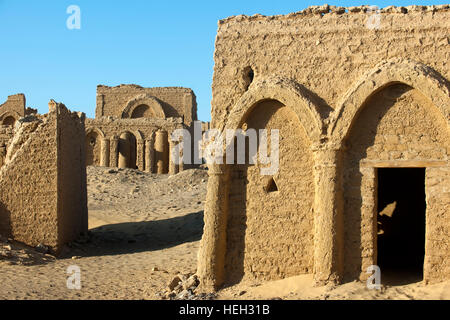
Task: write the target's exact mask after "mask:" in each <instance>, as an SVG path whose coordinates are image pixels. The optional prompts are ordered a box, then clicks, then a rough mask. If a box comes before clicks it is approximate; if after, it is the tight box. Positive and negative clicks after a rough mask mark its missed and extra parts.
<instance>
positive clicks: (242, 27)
mask: <svg viewBox="0 0 450 320" xmlns="http://www.w3.org/2000/svg"><path fill="white" fill-rule="evenodd" d="M443 7H444V8H443V9H439V10H437V9H436V8H431V7H423V9H422V7H417V8H409V10H408V9H407V8H403V9H400V8H396V9H398V10H394V9H392V10H384V9H383V10H381V12H380V13H379V15H380V20H379V21H380V24H379V28H369V27H368V21H369V20H368V19H369V16H370V15H373V14H374V13H366V12H363V11H361V9H359V10H360V11H359V12H347V13H339V12H340V11H339V10H340V9H333V11H330V10H326V8H323V9H322V10H316V12H315V13H313V12H314V10H308V9H307V10H304V11H301V12H298V13H292V14H289V15H284V16H271V17H265V16H260V15H254V16H251V17H248V16H236V17H230V18H228V19H224V20H221V21H219V28H218V32H217V36H216V46H215V53H214V62H215V64H214V76H213V85H212V90H213V99H212V127H220V126H221V125H223V124H224V123H225V121H226V118H227V115H228V114H229V112H230V111H231V108H232V107H233V106H234V105H235V104H236V102H237V100H238V99H239V98H240V97H241V96H242V95H243V94H244V93H245V92H246V90H247V89H248V86H249V83H250V79H249V76H248V72H249V70H250V68H251V69H252V71H253V81H257V80H259V79H268V78H273V77H277V76H278V77H282V78H287V79H295V80H296V82H297V83H299V84H301V85H303V86H305V87H306V88H308V89H309V90H311V91H312V92H313V93H314V94H315V95H317V96H318V97H320V100H321V102H322V103H321V105H323V106H325V107H326V106H329V107H331V108H333V109H335V108H337V106H338V105H339V102H340V99H342V98H343V96H344V94H345V92H346V91H347V90H348V89H349V88H350V87H352V85H354V83H355V82H356V80H358V79H360V78H361V77H362V76H363V75H364V74H365V73H366V72H367V71H368V70H370V69H372V68H373V67H375V66H376V65H377V64H379V63H380V62H382V61H385V60H388V59H389V58H397V57H404V58H409V59H412V60H414V61H417V62H422V63H424V64H426V65H428V66H430V67H432V68H433V69H434V70H436V71H438V72H440V73H441V74H442V75H443V76H444V77H445V78H446V79H449V78H450V71H449V67H448V63H447V61H449V59H450V51H449V49H448V48H449V45H450V36H449V28H450V26H449V22H448V21H449V17H450V11H449V10H448V9H447V8H445V6H443ZM344 10H345V9H344ZM329 11H330V12H329ZM355 11H357V9H355ZM324 12H327V13H326V14H323V13H324ZM403 12H406V13H403ZM324 109H325V110H324V111H326V110H327V108H324ZM324 115H325V116H326V113H325V114H324Z"/></svg>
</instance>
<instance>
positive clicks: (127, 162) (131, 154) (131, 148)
mask: <svg viewBox="0 0 450 320" xmlns="http://www.w3.org/2000/svg"><path fill="white" fill-rule="evenodd" d="M136 151H137V145H136V137H135V136H134V134H132V133H131V132H128V131H127V132H124V133H122V134H121V135H120V137H119V157H118V159H119V168H131V169H137V166H136Z"/></svg>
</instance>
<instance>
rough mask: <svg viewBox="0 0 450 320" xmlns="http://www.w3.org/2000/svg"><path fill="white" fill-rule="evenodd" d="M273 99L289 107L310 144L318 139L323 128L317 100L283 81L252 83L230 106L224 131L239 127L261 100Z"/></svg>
mask: <svg viewBox="0 0 450 320" xmlns="http://www.w3.org/2000/svg"><path fill="white" fill-rule="evenodd" d="M265 100H276V101H279V102H281V103H282V104H283V105H286V106H289V107H290V108H292V110H293V111H294V113H295V114H296V115H297V117H298V119H299V121H300V123H301V124H302V126H303V127H304V129H305V130H306V132H307V134H308V137H309V139H310V140H311V141H312V142H315V141H318V140H319V139H320V136H321V133H322V129H323V125H322V121H321V116H320V111H319V110H320V105H319V103H318V102H317V99H316V98H315V97H314V96H313V95H312V94H311V93H310V92H309V91H308V90H307V89H306V88H305V87H303V86H302V85H300V84H298V83H296V82H295V81H293V80H290V79H285V78H270V79H263V80H259V81H257V82H253V83H252V84H251V85H250V87H249V90H248V91H247V92H245V93H244V94H243V95H242V97H241V98H240V99H239V100H238V102H237V103H236V104H235V105H234V107H233V109H232V110H231V113H230V115H229V117H228V120H227V123H226V125H225V129H238V128H241V127H242V125H243V123H244V122H245V119H246V118H247V116H248V115H249V114H250V113H251V112H252V111H253V109H254V108H255V107H256V106H257V105H258V104H259V103H260V102H262V101H265Z"/></svg>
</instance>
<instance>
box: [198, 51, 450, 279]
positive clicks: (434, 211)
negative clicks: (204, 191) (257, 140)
mask: <svg viewBox="0 0 450 320" xmlns="http://www.w3.org/2000/svg"><path fill="white" fill-rule="evenodd" d="M449 88H450V86H449V83H448V81H447V80H446V79H445V78H443V77H442V76H441V75H439V74H438V73H437V72H435V71H433V70H431V68H429V67H427V66H424V65H421V64H419V63H415V62H412V61H401V60H393V61H388V62H385V63H382V64H380V65H378V66H377V67H376V68H374V69H373V70H371V71H369V72H368V73H367V74H366V75H365V76H364V77H363V78H362V79H360V81H358V82H357V83H356V84H355V86H354V87H353V88H352V89H351V90H349V92H348V94H347V95H346V96H345V97H344V99H343V101H342V103H341V105H340V106H339V107H338V108H337V109H336V110H335V111H334V112H333V113H332V115H331V117H330V121H329V123H330V124H329V125H328V126H326V125H325V123H326V122H324V121H322V119H321V117H320V112H319V109H320V106H317V105H316V104H315V103H314V100H313V99H311V98H310V95H309V91H308V90H302V86H300V85H298V84H296V83H295V82H294V81H292V80H288V79H279V78H278V79H264V81H258V82H254V83H252V84H251V85H250V87H249V89H248V91H247V92H246V93H245V94H244V95H243V96H242V97H241V98H240V99H239V101H238V102H237V104H236V105H235V106H234V107H233V109H232V111H231V113H230V114H229V116H228V119H227V122H226V124H224V126H223V127H222V129H237V128H242V127H243V126H245V127H248V128H254V129H271V128H277V129H279V130H280V140H279V141H280V145H279V149H280V152H279V157H280V159H279V166H280V168H279V171H278V172H277V173H276V174H275V175H274V176H272V177H267V176H262V175H261V174H260V171H259V170H258V166H259V165H258V164H256V165H222V166H220V165H215V166H211V168H210V182H209V184H210V185H214V186H216V185H218V186H219V187H214V188H208V195H207V204H206V207H205V208H206V211H205V233H204V236H203V239H202V245H201V250H202V253H201V254H200V255H199V257H202V259H201V260H200V261H199V273H200V276H201V277H202V280H203V282H204V283H205V285H206V286H207V285H211V286H213V287H217V286H220V285H222V284H223V283H236V282H239V281H241V280H242V279H244V278H247V277H248V278H259V279H266V280H269V279H280V278H284V277H287V276H293V275H297V274H302V273H312V274H314V277H315V279H316V281H317V282H319V283H320V282H328V281H342V279H345V278H350V279H355V278H360V277H361V278H363V277H366V275H365V269H366V268H367V267H368V266H370V265H375V264H376V263H377V259H378V252H377V250H378V249H379V248H378V246H379V245H380V244H379V243H378V238H380V237H381V236H379V235H378V229H377V228H378V227H377V225H378V221H377V219H378V215H379V209H380V210H381V209H382V208H378V206H380V203H381V202H378V199H377V193H378V191H379V190H378V189H377V187H378V186H377V185H378V177H377V176H378V172H379V171H380V170H381V168H404V167H409V168H425V170H426V172H427V174H426V175H427V176H429V177H431V176H433V175H434V171H435V170H444V171H445V170H446V168H447V169H448V167H449V166H448V159H449V151H448V150H450V132H449V121H450V104H449V102H450V100H449V99H450V94H449V92H450V91H449ZM445 172H446V171H445ZM418 176H420V175H418ZM427 176H426V177H425V178H424V179H425V180H426V179H428V178H427ZM273 183H275V185H276V188H275V191H274V188H273ZM440 183H441V189H438V190H440V193H438V194H437V195H436V194H435V193H433V197H434V198H432V197H431V196H430V197H429V198H430V200H429V201H432V202H433V203H432V205H428V207H427V209H426V215H425V213H423V214H424V216H426V221H427V226H426V228H427V236H424V237H428V238H426V240H425V238H424V239H423V241H422V243H421V245H422V246H423V247H424V248H425V249H424V252H425V253H424V255H425V256H424V257H422V271H423V272H424V275H423V276H424V278H426V279H427V280H431V281H432V280H436V279H439V278H440V277H442V270H440V271H436V267H435V266H434V267H433V268H431V266H432V264H433V263H434V262H432V261H431V260H432V259H434V258H433V257H436V256H440V257H441V258H442V259H444V260H445V259H448V257H447V258H446V257H445V253H443V252H439V251H436V249H435V247H434V245H435V244H434V243H433V240H432V239H431V237H430V236H429V234H430V232H431V231H430V230H432V229H433V230H436V229H435V228H436V225H439V224H441V225H439V227H440V228H448V227H449V226H448V225H445V224H446V223H447V222H446V221H443V220H439V218H437V215H439V212H442V211H443V210H444V211H445V210H448V204H446V202H445V201H444V199H445V197H446V195H445V190H446V188H447V187H445V185H447V186H448V184H449V183H450V174H447V175H446V176H445V177H444V178H443V179H442V180H441V181H440ZM422 184H423V185H422V187H423V188H424V186H425V185H426V184H427V181H422ZM268 185H269V186H272V189H271V190H272V192H268V190H269V189H268V187H267V186H268ZM425 192H429V190H425ZM431 199H433V200H431ZM406 216H408V214H406ZM447 221H448V219H447ZM442 224H444V225H442ZM447 224H448V223H447ZM424 228H425V226H424ZM217 230H219V231H217ZM424 234H425V233H424ZM413 236H414V235H413V234H410V237H413ZM442 236H445V235H442ZM397 239H398V238H397ZM408 240H411V238H410V239H406V241H408ZM444 241H446V243H450V239H448V237H447V238H445V240H444ZM404 245H406V242H405V243H404ZM399 253H401V252H397V254H399ZM416 253H417V252H416ZM417 254H419V255H420V252H419V253H417ZM441 267H442V269H443V268H444V266H441ZM445 277H447V278H448V277H450V275H449V274H446V275H445Z"/></svg>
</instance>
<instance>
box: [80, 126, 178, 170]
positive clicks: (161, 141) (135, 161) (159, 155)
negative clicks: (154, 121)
mask: <svg viewBox="0 0 450 320" xmlns="http://www.w3.org/2000/svg"><path fill="white" fill-rule="evenodd" d="M85 146H86V165H88V166H89V165H93V166H105V167H118V168H130V169H139V170H141V171H147V172H152V173H158V174H165V173H169V174H176V173H178V172H179V171H182V170H184V167H185V166H184V164H178V162H177V161H175V160H173V159H171V158H170V150H171V149H172V148H174V146H175V143H172V142H171V141H169V132H167V131H165V130H160V129H158V130H156V131H152V132H147V134H146V136H145V138H144V136H143V135H142V133H141V132H140V131H136V132H132V131H123V132H121V133H118V134H113V135H112V136H109V137H106V136H105V134H104V133H103V131H102V130H100V129H99V128H89V129H88V130H87V133H86V141H85ZM171 146H172V147H171ZM172 160H173V161H172Z"/></svg>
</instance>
